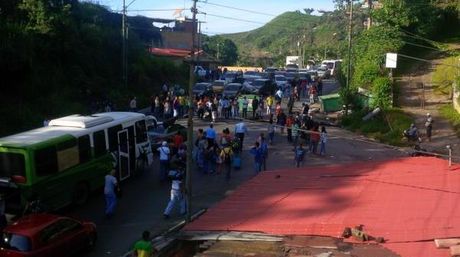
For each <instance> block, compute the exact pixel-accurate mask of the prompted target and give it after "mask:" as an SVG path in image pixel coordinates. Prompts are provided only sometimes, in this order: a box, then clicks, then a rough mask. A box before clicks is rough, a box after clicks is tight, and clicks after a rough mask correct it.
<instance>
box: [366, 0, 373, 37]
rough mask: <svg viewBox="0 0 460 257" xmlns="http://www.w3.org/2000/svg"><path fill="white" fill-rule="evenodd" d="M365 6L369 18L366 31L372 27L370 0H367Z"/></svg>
mask: <svg viewBox="0 0 460 257" xmlns="http://www.w3.org/2000/svg"><path fill="white" fill-rule="evenodd" d="M367 5H368V6H369V18H368V20H367V29H368V30H369V29H370V28H371V27H372V9H373V7H372V0H367Z"/></svg>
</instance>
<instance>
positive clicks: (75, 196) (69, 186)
mask: <svg viewBox="0 0 460 257" xmlns="http://www.w3.org/2000/svg"><path fill="white" fill-rule="evenodd" d="M146 132H147V131H146V118H145V116H144V115H143V114H140V113H131V112H107V113H99V114H94V115H90V116H80V115H71V116H66V117H63V118H58V119H54V120H51V121H50V122H49V126H47V127H42V128H38V129H34V130H30V131H26V132H23V133H19V134H15V135H12V136H8V137H4V138H0V194H1V196H2V199H3V201H5V207H6V212H7V213H12V214H18V213H20V212H21V211H22V210H23V209H24V207H25V206H26V204H27V203H28V202H30V201H32V200H39V201H40V204H42V205H43V206H45V207H46V208H47V209H48V210H56V209H59V208H61V207H64V206H67V205H69V204H71V203H74V204H77V205H80V204H83V203H85V202H86V201H87V199H88V197H89V195H90V193H91V192H92V191H94V190H96V189H98V188H101V187H103V185H104V176H105V175H106V174H107V173H108V172H110V170H112V169H113V168H114V167H116V169H117V172H118V174H117V175H118V178H119V179H120V180H124V179H127V178H129V177H130V176H131V174H132V173H133V172H134V169H135V168H136V162H137V161H138V160H139V157H140V156H141V155H143V156H145V158H144V159H145V160H147V162H148V163H151V161H152V160H153V154H152V151H151V147H150V142H149V141H148V137H147V133H146Z"/></svg>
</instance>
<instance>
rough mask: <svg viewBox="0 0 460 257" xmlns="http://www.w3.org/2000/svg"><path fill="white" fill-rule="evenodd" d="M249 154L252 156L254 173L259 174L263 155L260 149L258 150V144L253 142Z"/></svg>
mask: <svg viewBox="0 0 460 257" xmlns="http://www.w3.org/2000/svg"><path fill="white" fill-rule="evenodd" d="M249 153H250V154H252V155H254V171H255V172H256V174H257V173H259V172H260V171H261V170H262V163H263V160H264V159H263V153H262V149H261V148H260V144H259V142H257V141H256V142H255V143H254V146H253V147H252V148H251V151H250V152H249Z"/></svg>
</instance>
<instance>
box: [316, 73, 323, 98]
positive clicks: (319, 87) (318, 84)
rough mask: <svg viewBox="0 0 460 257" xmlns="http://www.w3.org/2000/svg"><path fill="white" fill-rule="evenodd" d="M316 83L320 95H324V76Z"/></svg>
mask: <svg viewBox="0 0 460 257" xmlns="http://www.w3.org/2000/svg"><path fill="white" fill-rule="evenodd" d="M316 85H317V87H318V96H322V95H323V78H321V77H320V78H319V79H318V82H317V84H316Z"/></svg>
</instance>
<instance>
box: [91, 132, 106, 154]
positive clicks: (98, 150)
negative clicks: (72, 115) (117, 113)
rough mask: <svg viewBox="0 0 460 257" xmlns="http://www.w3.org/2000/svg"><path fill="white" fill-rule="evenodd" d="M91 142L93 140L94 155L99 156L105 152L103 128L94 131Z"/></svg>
mask: <svg viewBox="0 0 460 257" xmlns="http://www.w3.org/2000/svg"><path fill="white" fill-rule="evenodd" d="M93 142H94V157H99V156H101V155H104V154H105V153H107V149H106V144H105V131H104V130H99V131H96V132H94V134H93Z"/></svg>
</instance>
